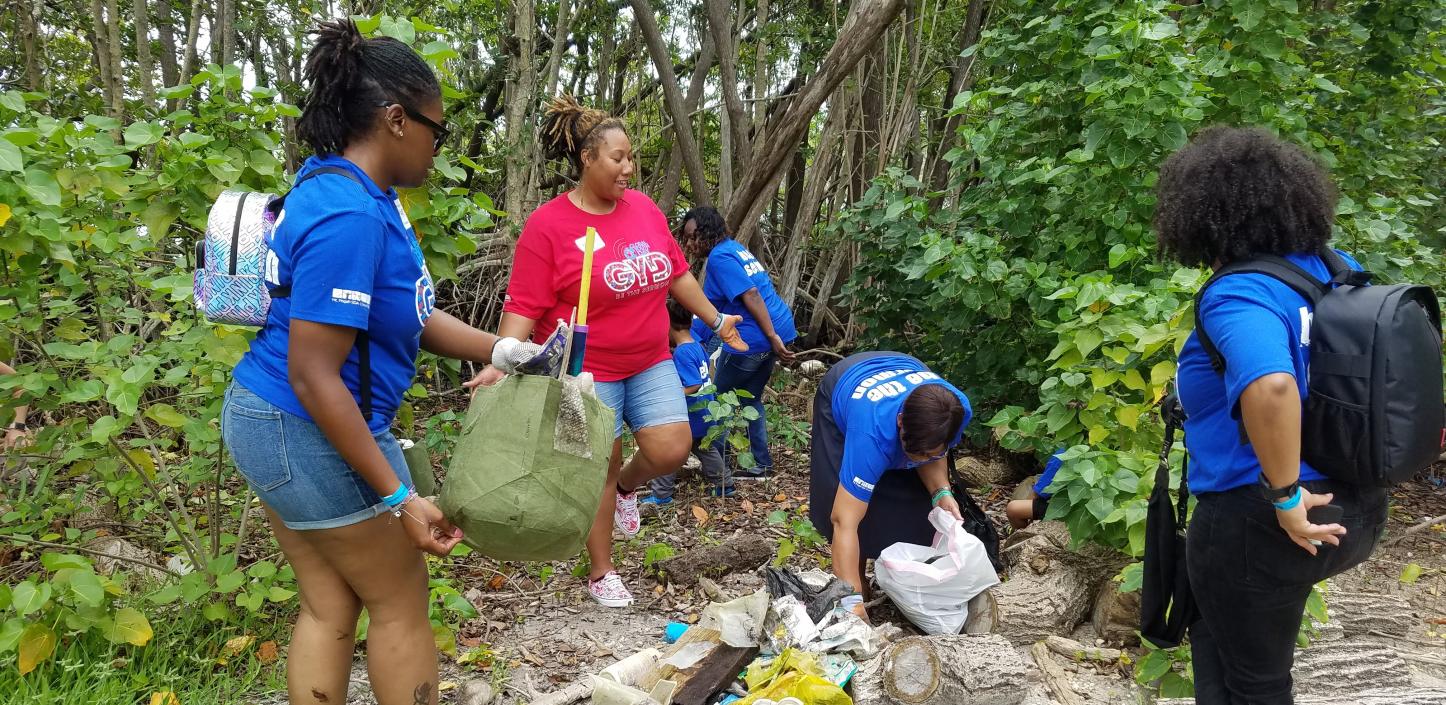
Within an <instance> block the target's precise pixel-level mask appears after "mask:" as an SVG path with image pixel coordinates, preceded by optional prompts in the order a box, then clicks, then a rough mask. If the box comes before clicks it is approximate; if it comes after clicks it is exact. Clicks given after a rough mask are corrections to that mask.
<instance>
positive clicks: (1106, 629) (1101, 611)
mask: <svg viewBox="0 0 1446 705" xmlns="http://www.w3.org/2000/svg"><path fill="white" fill-rule="evenodd" d="M1090 623H1091V624H1093V625H1094V628H1095V636H1098V637H1099V638H1101V639H1104V640H1105V641H1106V642H1109V643H1111V644H1120V645H1123V646H1137V645H1138V644H1139V643H1140V632H1139V630H1140V591H1139V590H1136V591H1134V592H1120V584H1119V583H1117V582H1115V581H1113V580H1107V581H1105V583H1104V584H1102V585H1101V586H1100V593H1099V596H1098V597H1096V598H1095V607H1094V612H1093V613H1092V614H1091V615H1090Z"/></svg>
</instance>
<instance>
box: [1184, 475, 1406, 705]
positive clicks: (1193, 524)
mask: <svg viewBox="0 0 1446 705" xmlns="http://www.w3.org/2000/svg"><path fill="white" fill-rule="evenodd" d="M1302 484H1304V485H1305V487H1306V489H1309V490H1310V491H1311V492H1312V493H1315V494H1321V493H1327V492H1330V493H1334V494H1335V497H1334V498H1333V499H1332V500H1331V503H1332V504H1337V505H1340V506H1341V508H1342V509H1344V510H1345V511H1344V517H1343V518H1342V519H1341V525H1342V526H1344V527H1346V532H1347V533H1346V535H1345V536H1342V537H1341V545H1340V546H1331V545H1330V544H1323V545H1321V546H1319V547H1317V549H1316V550H1317V554H1316V555H1314V556H1312V555H1310V554H1309V553H1306V552H1305V550H1304V549H1302V548H1301V547H1299V546H1297V545H1295V543H1294V542H1293V541H1291V540H1290V537H1288V536H1286V534H1285V532H1284V531H1282V530H1281V528H1280V525H1279V524H1278V523H1276V520H1275V508H1274V507H1272V506H1271V505H1270V503H1269V502H1267V501H1266V500H1265V498H1263V497H1262V496H1261V495H1260V490H1259V489H1258V488H1257V487H1256V486H1254V485H1249V486H1246V487H1237V488H1235V489H1233V490H1228V491H1225V492H1210V493H1206V494H1202V495H1199V497H1198V501H1199V503H1198V504H1197V505H1196V507H1195V513H1194V515H1192V516H1191V518H1190V529H1189V539H1188V543H1187V546H1188V548H1187V553H1186V562H1187V564H1188V567H1189V572H1190V587H1191V590H1193V592H1194V593H1195V600H1196V602H1197V603H1198V605H1199V607H1200V619H1199V620H1198V621H1196V622H1195V623H1194V624H1192V625H1190V645H1191V656H1192V661H1193V663H1194V667H1195V702H1197V703H1199V704H1200V705H1290V704H1291V703H1293V702H1294V700H1293V699H1292V697H1291V678H1290V668H1291V665H1292V663H1293V662H1294V660H1295V638H1296V634H1297V632H1298V631H1299V629H1300V618H1301V616H1302V615H1303V614H1304V613H1305V601H1306V598H1308V597H1309V596H1310V589H1311V586H1312V585H1314V584H1316V583H1318V582H1320V581H1322V580H1325V579H1326V578H1329V577H1331V576H1332V575H1336V574H1337V573H1340V572H1342V571H1345V570H1348V569H1350V568H1351V567H1353V566H1355V565H1356V564H1358V563H1360V562H1361V561H1363V560H1365V559H1366V558H1367V557H1369V556H1370V555H1371V549H1373V548H1375V545H1376V541H1377V540H1379V539H1380V537H1381V530H1382V529H1383V528H1384V527H1385V524H1386V492H1385V490H1382V489H1376V488H1362V487H1357V486H1354V485H1348V484H1345V483H1340V482H1332V481H1312V482H1306V483H1302Z"/></svg>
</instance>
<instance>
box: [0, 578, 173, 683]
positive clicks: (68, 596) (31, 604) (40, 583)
mask: <svg viewBox="0 0 1446 705" xmlns="http://www.w3.org/2000/svg"><path fill="white" fill-rule="evenodd" d="M40 565H41V566H43V568H44V571H43V572H40V573H35V574H32V575H30V576H29V577H28V578H26V579H25V580H22V581H20V582H18V583H15V584H14V585H5V584H0V620H3V621H0V654H7V653H9V652H12V651H13V652H15V654H16V656H15V658H16V659H17V665H18V667H19V671H20V675H22V676H23V675H25V674H27V673H30V672H31V671H34V670H35V669H36V668H37V667H39V666H40V665H41V664H43V663H45V662H46V661H49V660H50V659H51V658H52V657H53V656H54V655H55V653H56V650H57V648H59V647H60V646H61V643H62V641H64V642H67V643H68V642H71V641H74V640H76V639H82V638H84V637H85V636H86V635H87V634H88V633H93V634H97V635H99V636H101V637H103V638H104V639H106V640H108V641H110V642H111V643H115V644H133V645H135V646H145V645H146V644H147V643H149V642H150V640H151V636H152V631H151V625H150V622H149V621H148V620H147V619H146V617H145V615H143V614H141V613H140V611H138V610H136V609H135V608H134V607H121V606H118V605H117V598H119V597H121V596H123V595H125V594H126V592H125V588H124V587H123V586H122V585H121V584H120V583H118V582H116V581H114V580H112V579H110V578H108V577H106V576H103V575H98V574H97V573H96V572H95V568H94V567H93V566H92V564H91V562H90V560H89V559H87V558H85V557H84V556H80V555H76V554H73V553H55V552H47V553H43V554H41V555H40Z"/></svg>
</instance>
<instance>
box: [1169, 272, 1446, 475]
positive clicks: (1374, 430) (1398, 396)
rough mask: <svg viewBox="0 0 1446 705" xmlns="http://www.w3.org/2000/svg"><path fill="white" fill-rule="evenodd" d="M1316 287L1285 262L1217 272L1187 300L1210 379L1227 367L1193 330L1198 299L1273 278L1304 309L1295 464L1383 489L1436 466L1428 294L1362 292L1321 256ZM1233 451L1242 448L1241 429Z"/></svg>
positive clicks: (1435, 347)
mask: <svg viewBox="0 0 1446 705" xmlns="http://www.w3.org/2000/svg"><path fill="white" fill-rule="evenodd" d="M1319 255H1320V258H1321V259H1322V260H1323V261H1324V262H1325V265H1326V268H1327V270H1328V271H1329V272H1330V275H1331V279H1330V281H1329V282H1324V283H1323V282H1321V281H1319V280H1317V279H1316V278H1315V277H1314V276H1312V275H1311V274H1310V273H1309V272H1307V271H1305V270H1304V269H1301V268H1300V267H1298V266H1296V265H1295V264H1294V263H1292V262H1290V261H1289V260H1287V259H1285V258H1284V257H1276V256H1271V255H1267V256H1262V257H1258V258H1256V259H1252V260H1246V261H1240V262H1232V263H1230V264H1228V265H1225V266H1224V267H1221V268H1220V270H1219V271H1217V272H1216V273H1215V275H1214V276H1212V277H1210V280H1209V281H1207V282H1205V286H1202V287H1200V291H1199V293H1197V294H1196V295H1195V333H1196V334H1197V335H1198V336H1199V338H1200V344H1201V345H1202V346H1203V347H1204V348H1205V352H1206V354H1208V355H1209V356H1210V364H1211V365H1212V366H1213V367H1214V368H1215V371H1216V372H1217V373H1221V374H1223V373H1224V372H1225V364H1226V363H1225V360H1224V358H1222V357H1221V356H1220V351H1219V350H1217V349H1216V348H1215V345H1214V343H1212V342H1211V341H1210V336H1209V335H1207V334H1206V333H1205V328H1204V326H1202V325H1201V324H1200V299H1201V297H1202V296H1204V294H1205V291H1206V290H1207V289H1209V288H1210V285H1211V284H1214V283H1215V282H1216V281H1219V280H1220V279H1221V278H1222V277H1228V276H1230V275H1232V274H1244V273H1255V274H1264V275H1267V276H1269V277H1272V278H1274V279H1276V280H1278V281H1280V282H1281V283H1283V284H1285V285H1286V286H1289V287H1290V288H1291V289H1293V290H1295V292H1296V293H1298V294H1300V295H1301V296H1302V297H1304V298H1305V299H1306V301H1309V302H1310V303H1311V306H1312V308H1313V310H1314V312H1315V313H1314V318H1313V321H1312V323H1311V326H1310V338H1311V340H1310V367H1309V379H1308V380H1307V383H1306V390H1307V396H1306V398H1305V400H1304V402H1303V408H1302V414H1301V459H1303V460H1305V461H1306V462H1307V463H1310V465H1311V467H1313V468H1315V469H1316V470H1319V471H1320V472H1321V473H1322V474H1324V475H1325V476H1326V477H1329V478H1331V479H1334V480H1340V481H1343V482H1349V483H1353V484H1357V485H1365V486H1373V487H1389V486H1391V485H1394V484H1396V483H1399V482H1402V481H1404V480H1407V479H1409V478H1411V477H1412V476H1414V475H1415V474H1416V473H1418V472H1420V471H1422V470H1424V469H1425V468H1426V467H1428V466H1429V465H1431V463H1433V462H1435V461H1436V458H1437V456H1438V454H1439V453H1440V452H1441V447H1442V444H1443V441H1446V433H1443V428H1446V404H1443V400H1442V381H1441V372H1442V367H1441V309H1440V304H1439V303H1438V302H1437V300H1436V294H1435V293H1434V292H1432V291H1431V289H1430V288H1429V287H1425V286H1420V285H1416V284H1391V285H1376V286H1370V281H1371V277H1372V275H1371V273H1370V272H1359V271H1355V270H1353V269H1351V268H1350V267H1349V266H1348V265H1347V264H1346V263H1345V261H1344V260H1342V259H1341V257H1340V255H1338V254H1337V253H1336V252H1335V250H1332V249H1330V248H1329V247H1325V248H1322V249H1321V251H1320V253H1319ZM1240 435H1241V442H1242V443H1244V442H1247V440H1248V439H1247V438H1246V436H1245V427H1244V425H1243V422H1242V425H1241V426H1240Z"/></svg>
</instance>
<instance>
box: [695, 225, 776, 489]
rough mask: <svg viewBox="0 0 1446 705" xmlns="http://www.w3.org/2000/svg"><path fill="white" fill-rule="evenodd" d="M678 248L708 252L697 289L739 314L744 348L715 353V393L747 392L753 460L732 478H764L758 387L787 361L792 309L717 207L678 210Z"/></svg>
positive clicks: (766, 461)
mask: <svg viewBox="0 0 1446 705" xmlns="http://www.w3.org/2000/svg"><path fill="white" fill-rule="evenodd" d="M683 248H684V249H685V250H686V251H687V252H688V255H689V256H690V257H699V256H702V255H704V254H706V255H707V257H708V265H707V269H705V270H704V279H703V293H705V294H707V295H708V300H709V301H710V302H712V304H713V305H714V306H717V307H718V310H720V311H723V312H724V313H732V314H737V315H739V316H742V318H743V322H742V323H740V324H738V333H739V334H740V335H742V336H743V342H745V343H747V344H748V349H747V350H744V351H742V352H732V351H728V350H724V351H723V352H722V353H720V354H719V356H718V373H717V378H718V393H720V394H722V393H725V392H731V391H734V390H737V389H742V390H744V391H746V392H748V393H749V394H750V395H752V397H751V398H750V399H748V400H747V405H748V406H751V407H753V408H754V410H756V411H757V412H758V415H757V417H756V418H754V419H753V420H751V421H749V422H748V445H749V447H750V449H751V450H752V453H753V459H754V462H756V463H757V465H756V467H752V468H741V469H739V470H738V471H736V472H735V473H734V477H735V478H737V479H741V480H762V479H767V478H768V477H769V476H770V475H771V473H772V471H773V456H772V455H771V454H770V453H769V452H768V425H767V422H766V421H765V420H764V414H763V388H764V387H766V386H768V380H769V378H770V377H772V376H773V366H774V365H775V364H777V362H778V361H782V362H784V363H791V362H793V353H792V352H791V351H790V350H789V349H788V344H789V343H792V342H793V340H794V339H795V338H797V337H798V332H797V331H796V330H794V327H793V311H791V310H789V308H788V304H787V303H784V301H783V297H781V296H779V295H778V292H777V291H775V290H774V289H773V279H772V277H769V276H768V270H767V269H765V268H764V267H763V263H762V262H759V261H758V258H757V257H754V256H753V253H752V252H749V251H748V248H746V247H744V246H743V245H742V243H739V242H738V241H737V240H734V239H733V233H731V232H729V231H728V224H727V223H725V222H724V221H723V214H721V213H719V212H718V209H716V208H713V207H711V206H699V207H697V208H694V209H692V210H690V211H688V212H687V213H686V214H684V215H683Z"/></svg>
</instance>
